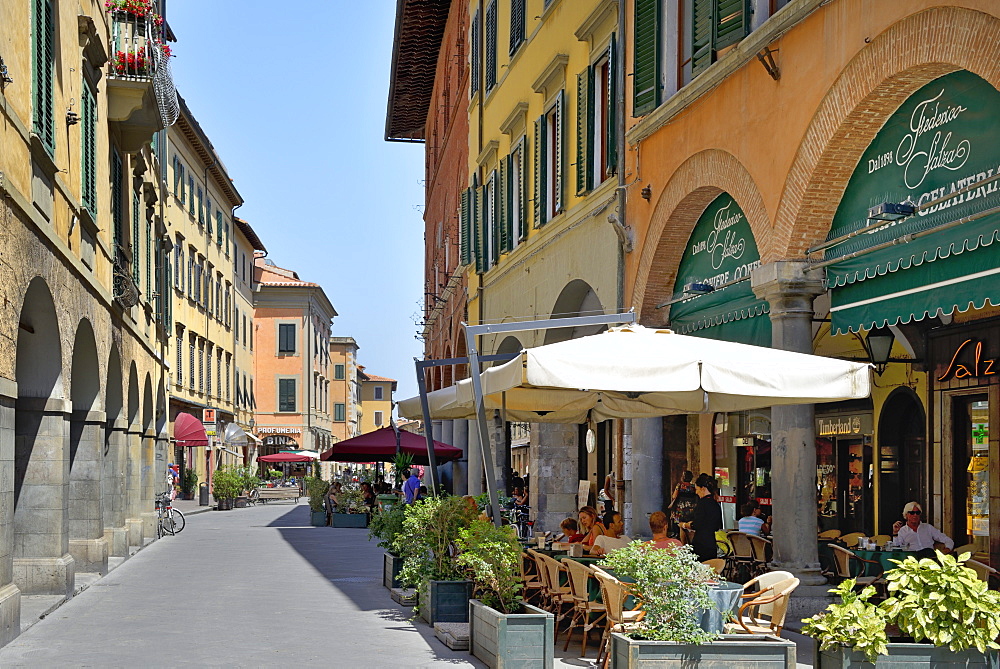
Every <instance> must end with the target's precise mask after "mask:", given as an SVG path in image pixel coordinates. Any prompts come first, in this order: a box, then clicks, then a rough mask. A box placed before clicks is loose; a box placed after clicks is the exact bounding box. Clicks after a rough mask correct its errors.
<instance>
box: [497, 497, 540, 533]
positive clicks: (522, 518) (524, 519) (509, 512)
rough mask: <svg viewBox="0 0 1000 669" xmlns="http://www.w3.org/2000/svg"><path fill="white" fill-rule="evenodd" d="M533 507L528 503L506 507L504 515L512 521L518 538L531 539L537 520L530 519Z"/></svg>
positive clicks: (511, 523)
mask: <svg viewBox="0 0 1000 669" xmlns="http://www.w3.org/2000/svg"><path fill="white" fill-rule="evenodd" d="M530 511H531V507H530V506H527V505H520V504H515V505H514V506H512V507H511V508H509V509H505V510H504V513H503V516H504V517H505V520H508V521H509V522H510V525H511V527H513V528H514V530H515V531H516V532H517V537H518V539H530V538H531V534H532V528H533V527H534V525H535V521H533V520H529V519H528V516H529V512H530Z"/></svg>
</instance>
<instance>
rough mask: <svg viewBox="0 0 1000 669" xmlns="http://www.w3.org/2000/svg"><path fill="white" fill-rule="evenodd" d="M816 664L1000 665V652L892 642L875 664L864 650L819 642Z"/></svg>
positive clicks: (880, 667)
mask: <svg viewBox="0 0 1000 669" xmlns="http://www.w3.org/2000/svg"><path fill="white" fill-rule="evenodd" d="M813 666H815V667H817V668H818V669H847V668H848V667H851V668H853V667H875V668H876V669H889V668H890V667H892V668H894V669H895V668H902V667H968V668H969V669H972V668H974V667H990V668H991V669H996V668H997V667H1000V654H998V652H997V651H995V650H989V651H987V652H985V653H980V652H979V651H978V650H976V649H975V648H971V649H969V650H966V651H962V652H958V653H956V652H954V651H951V650H949V649H948V648H946V647H943V646H932V645H930V644H926V643H890V644H889V653H888V654H887V655H879V657H878V659H877V660H876V661H875V664H872V663H871V662H869V661H868V660H866V659H865V656H864V653H859V652H858V651H856V650H854V649H852V648H847V647H846V646H842V647H840V648H831V649H829V650H820V648H819V644H818V643H817V644H816V650H815V661H814V663H813Z"/></svg>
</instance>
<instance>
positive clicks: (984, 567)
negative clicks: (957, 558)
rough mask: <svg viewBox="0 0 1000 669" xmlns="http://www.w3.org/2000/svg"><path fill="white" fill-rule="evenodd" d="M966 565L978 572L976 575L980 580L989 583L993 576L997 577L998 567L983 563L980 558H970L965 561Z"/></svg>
mask: <svg viewBox="0 0 1000 669" xmlns="http://www.w3.org/2000/svg"><path fill="white" fill-rule="evenodd" d="M965 566H966V567H968V568H969V569H971V570H972V571H974V572H976V576H978V577H979V580H980V581H984V582H986V583H989V582H990V577H991V576H992V577H994V578H996V577H997V570H996V569H994V568H993V567H991V566H989V565H988V564H983V563H982V562H980V561H979V560H971V559H970V560H966V561H965Z"/></svg>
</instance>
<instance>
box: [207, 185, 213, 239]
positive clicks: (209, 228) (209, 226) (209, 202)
mask: <svg viewBox="0 0 1000 669" xmlns="http://www.w3.org/2000/svg"><path fill="white" fill-rule="evenodd" d="M205 234H206V235H208V243H209V244H211V243H212V198H210V197H208V195H207V194H206V195H205Z"/></svg>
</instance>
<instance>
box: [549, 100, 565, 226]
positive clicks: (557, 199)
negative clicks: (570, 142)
mask: <svg viewBox="0 0 1000 669" xmlns="http://www.w3.org/2000/svg"><path fill="white" fill-rule="evenodd" d="M565 97H566V94H565V91H559V96H558V99H557V100H556V106H555V112H556V115H555V118H553V119H552V120H553V123H552V127H553V129H554V132H555V137H554V141H553V142H552V146H553V147H554V148H553V150H554V152H555V155H554V156H553V157H552V165H553V168H554V170H553V171H554V172H555V175H554V178H553V180H552V211H554V212H555V213H557V214H558V213H559V212H561V211H562V209H563V189H564V186H563V135H564V134H565V132H564V128H563V112H564V110H565V108H566V102H565Z"/></svg>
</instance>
